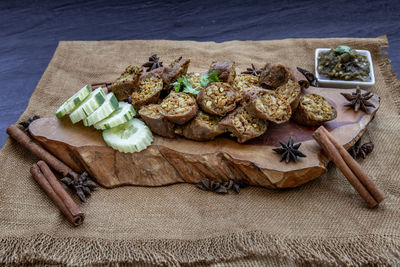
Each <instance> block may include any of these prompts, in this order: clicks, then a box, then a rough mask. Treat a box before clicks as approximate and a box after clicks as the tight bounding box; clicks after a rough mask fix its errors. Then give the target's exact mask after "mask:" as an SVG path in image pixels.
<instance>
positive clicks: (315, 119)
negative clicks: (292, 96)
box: [293, 94, 337, 126]
mask: <svg viewBox="0 0 400 267" xmlns="http://www.w3.org/2000/svg"><path fill="white" fill-rule="evenodd" d="M336 115H337V112H336V109H335V108H334V107H333V106H332V105H331V104H330V103H329V102H328V101H327V100H326V99H325V98H324V97H322V96H320V95H317V94H308V95H304V96H302V97H301V98H300V103H299V106H298V107H297V109H296V111H295V112H294V114H293V120H294V121H296V122H297V123H299V124H302V125H306V126H317V125H320V124H322V123H324V122H327V121H330V120H334V119H335V118H336Z"/></svg>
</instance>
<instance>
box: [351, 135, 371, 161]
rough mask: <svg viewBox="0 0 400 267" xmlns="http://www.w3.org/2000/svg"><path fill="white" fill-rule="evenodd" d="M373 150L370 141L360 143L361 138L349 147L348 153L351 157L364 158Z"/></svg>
mask: <svg viewBox="0 0 400 267" xmlns="http://www.w3.org/2000/svg"><path fill="white" fill-rule="evenodd" d="M372 150H374V144H373V143H372V142H368V143H364V144H362V145H361V138H360V139H359V140H358V141H357V142H356V143H355V144H354V146H352V147H351V148H350V149H349V153H350V155H351V156H352V157H353V158H355V159H356V158H359V157H362V158H363V159H365V158H366V157H367V155H368V154H369V153H371V152H372Z"/></svg>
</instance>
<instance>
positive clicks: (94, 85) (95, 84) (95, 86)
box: [90, 82, 112, 93]
mask: <svg viewBox="0 0 400 267" xmlns="http://www.w3.org/2000/svg"><path fill="white" fill-rule="evenodd" d="M111 84H112V83H111V82H98V83H92V84H91V85H90V86H91V87H92V90H94V88H97V87H99V86H101V87H105V88H107V92H106V93H108V92H110V91H111Z"/></svg>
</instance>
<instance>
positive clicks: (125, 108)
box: [94, 102, 136, 130]
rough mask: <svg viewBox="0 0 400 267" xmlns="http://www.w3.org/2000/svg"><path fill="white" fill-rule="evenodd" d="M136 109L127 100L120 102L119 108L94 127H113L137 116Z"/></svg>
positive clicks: (101, 128) (102, 128)
mask: <svg viewBox="0 0 400 267" xmlns="http://www.w3.org/2000/svg"><path fill="white" fill-rule="evenodd" d="M135 115H136V111H135V109H134V108H133V106H132V105H131V104H129V103H126V102H119V108H118V109H117V110H116V111H114V112H113V113H111V115H110V116H109V117H108V118H105V119H104V120H102V121H99V122H98V123H96V124H95V125H94V128H96V129H98V130H105V129H111V128H113V127H115V126H118V125H120V124H123V123H125V122H127V121H129V120H131V119H132V118H133V117H135Z"/></svg>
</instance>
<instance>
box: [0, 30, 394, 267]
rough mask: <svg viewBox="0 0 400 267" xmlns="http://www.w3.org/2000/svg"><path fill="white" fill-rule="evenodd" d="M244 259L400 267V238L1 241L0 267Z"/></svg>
mask: <svg viewBox="0 0 400 267" xmlns="http://www.w3.org/2000/svg"><path fill="white" fill-rule="evenodd" d="M381 38H383V39H386V37H381ZM386 40H387V39H386ZM387 47H388V45H387V41H386V42H384V43H382V44H381V47H380V48H381V50H382V51H384V50H385V49H387ZM376 65H377V66H378V67H379V68H380V70H381V73H382V74H383V77H384V80H385V84H386V85H387V87H388V90H389V91H390V92H391V94H392V97H393V101H394V103H395V105H396V107H397V111H398V113H399V114H400V81H399V80H397V75H396V74H395V73H394V72H393V71H392V66H391V64H390V60H389V58H388V55H387V53H386V52H383V53H382V56H381V57H380V58H379V59H377V62H376ZM248 256H268V257H279V258H282V259H287V260H290V261H293V262H295V263H297V264H313V265H321V264H323V265H333V266H336V265H357V266H359V265H365V264H378V265H393V264H396V263H397V264H398V263H399V262H400V237H398V236H392V235H390V236H381V235H362V236H361V235H360V236H354V237H346V238H335V237H327V238H324V239H320V238H318V239H313V238H301V237H298V238H282V237H278V236H273V235H267V234H265V233H263V232H246V233H234V234H231V235H228V236H220V237H214V238H207V239H201V240H159V239H157V240H143V241H141V240H116V241H110V240H102V239H86V238H77V237H70V238H55V237H52V236H50V235H48V234H38V235H34V236H30V237H3V238H0V264H1V265H10V266H15V265H21V264H23V265H25V264H34V265H42V264H45V265H47V264H51V265H53V264H62V265H65V264H66V265H103V264H105V265H108V264H120V263H136V264H140V263H141V264H145V265H146V264H152V265H153V264H155V265H168V266H179V265H182V264H188V263H213V262H218V261H229V260H235V259H238V258H242V257H248ZM136 264H135V265H136Z"/></svg>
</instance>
